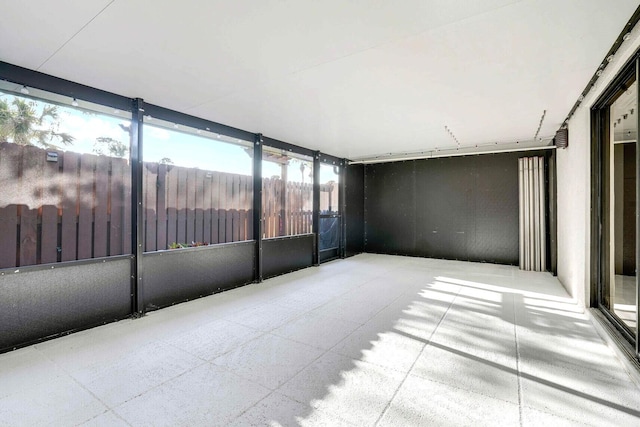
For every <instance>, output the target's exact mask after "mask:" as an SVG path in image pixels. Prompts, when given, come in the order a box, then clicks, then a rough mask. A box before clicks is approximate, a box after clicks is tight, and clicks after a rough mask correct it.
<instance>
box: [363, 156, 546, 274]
mask: <svg viewBox="0 0 640 427" xmlns="http://www.w3.org/2000/svg"><path fill="white" fill-rule="evenodd" d="M544 154H545V153H544V152H537V151H536V152H515V153H499V154H485V155H477V156H461V157H448V158H436V159H427V160H413V161H405V162H395V163H381V164H373V165H367V166H366V168H365V221H366V222H365V224H366V225H365V233H366V234H365V235H366V246H365V249H366V251H367V252H377V253H387V254H399V255H411V256H422V257H430V258H445V259H457V260H465V261H482V262H493V263H500V264H514V265H515V264H518V256H519V253H518V239H519V236H518V219H519V218H518V160H517V159H518V158H520V157H527V156H536V155H544Z"/></svg>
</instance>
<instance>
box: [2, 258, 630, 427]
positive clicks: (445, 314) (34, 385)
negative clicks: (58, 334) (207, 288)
mask: <svg viewBox="0 0 640 427" xmlns="http://www.w3.org/2000/svg"><path fill="white" fill-rule="evenodd" d="M38 425H46V426H50V425H54V426H67V425H85V426H126V425H129V426H138V425H140V426H145V425H148V426H162V425H189V426H216V425H232V426H332V427H333V426H375V425H379V426H424V425H435V426H438V425H473V426H483V425H486V426H494V425H507V426H520V425H521V426H539V425H554V426H556V425H558V426H561V425H568V426H572V425H598V426H622V425H625V426H626V425H640V391H639V389H638V388H637V386H636V385H635V383H634V382H633V381H632V380H631V378H630V377H629V374H628V373H627V371H625V369H624V368H623V366H622V364H621V362H620V360H619V359H617V356H616V355H615V353H614V352H613V351H612V350H611V348H609V347H608V346H607V345H606V344H605V343H604V341H603V340H602V338H601V337H600V335H598V333H597V331H596V330H595V329H594V327H593V324H592V323H591V322H590V320H589V317H588V315H587V314H585V313H584V312H583V310H582V309H581V308H580V307H579V306H578V305H577V303H576V301H575V300H574V299H572V298H571V297H570V296H569V295H567V293H566V291H565V290H564V288H563V287H562V286H561V284H560V283H558V281H557V280H556V279H555V278H554V277H552V276H551V275H549V274H547V273H533V272H523V271H519V270H518V269H517V268H516V267H511V266H502V265H491V264H477V263H465V262H457V261H446V260H434V259H422V258H409V257H399V256H386V255H374V254H363V255H359V256H356V257H353V258H350V259H347V260H339V261H332V262H330V263H327V264H323V265H322V266H320V267H313V268H308V269H305V270H300V271H296V272H294V273H291V274H287V275H283V276H279V277H276V278H273V279H270V280H267V281H265V282H263V283H261V284H254V285H249V286H246V287H243V288H238V289H234V290H231V291H228V292H224V293H221V294H217V295H212V296H209V297H206V298H201V299H198V300H195V301H191V302H188V303H184V304H178V305H175V306H172V307H169V308H167V309H163V310H158V311H154V312H151V313H149V314H148V315H147V316H145V317H143V318H141V319H136V320H123V321H121V322H117V323H112V324H108V325H104V326H101V327H99V328H95V329H91V330H87V331H82V332H79V333H76V334H72V335H69V336H65V337H62V338H58V339H55V340H51V341H47V342H43V343H40V344H37V345H34V346H30V347H26V348H23V349H19V350H16V351H13V352H10V353H5V354H2V355H0V426H12V427H13V426H38Z"/></svg>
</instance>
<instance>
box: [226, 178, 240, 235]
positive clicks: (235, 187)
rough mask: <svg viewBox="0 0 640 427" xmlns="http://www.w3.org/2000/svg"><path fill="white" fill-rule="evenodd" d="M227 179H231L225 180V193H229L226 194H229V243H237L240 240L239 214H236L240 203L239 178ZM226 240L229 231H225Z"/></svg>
mask: <svg viewBox="0 0 640 427" xmlns="http://www.w3.org/2000/svg"><path fill="white" fill-rule="evenodd" d="M229 178H231V179H228V180H227V183H228V185H227V191H230V193H227V194H231V218H232V223H231V224H230V225H231V241H232V242H237V241H238V240H240V213H239V212H238V205H239V202H240V177H239V176H238V175H232V176H231V177H229ZM229 184H230V186H229ZM227 221H228V220H227ZM227 230H229V228H227ZM228 238H229V231H227V239H228Z"/></svg>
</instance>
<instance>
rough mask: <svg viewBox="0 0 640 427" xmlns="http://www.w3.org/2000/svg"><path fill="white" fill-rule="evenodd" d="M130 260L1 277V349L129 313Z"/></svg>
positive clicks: (47, 268) (55, 267)
mask: <svg viewBox="0 0 640 427" xmlns="http://www.w3.org/2000/svg"><path fill="white" fill-rule="evenodd" d="M130 269H131V261H130V259H129V257H119V258H118V259H104V260H91V261H85V262H74V263H73V264H70V265H63V264H58V265H53V266H52V265H49V266H45V265H42V266H37V267H23V268H19V269H11V270H6V271H3V272H1V273H0V295H1V296H0V325H2V326H1V327H0V351H3V350H9V349H12V348H13V347H16V346H20V345H24V344H27V343H29V342H33V341H37V340H40V339H43V338H46V337H50V336H52V335H57V334H61V333H64V332H69V331H73V330H77V329H84V328H88V327H91V326H94V325H98V324H101V323H105V322H111V321H114V320H118V319H123V318H125V317H128V316H129V315H130V314H131V279H130V277H129V275H130Z"/></svg>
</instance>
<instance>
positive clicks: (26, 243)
mask: <svg viewBox="0 0 640 427" xmlns="http://www.w3.org/2000/svg"><path fill="white" fill-rule="evenodd" d="M44 156H45V154H44V153H42V150H39V149H38V148H35V147H24V150H23V151H22V159H21V164H22V177H21V180H20V181H21V182H20V189H21V190H20V198H21V204H20V211H19V212H20V244H19V245H20V265H34V264H36V263H37V262H38V254H37V250H38V210H39V208H40V202H41V188H40V186H39V184H40V178H41V176H42V169H43V166H44V161H45V159H44Z"/></svg>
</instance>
